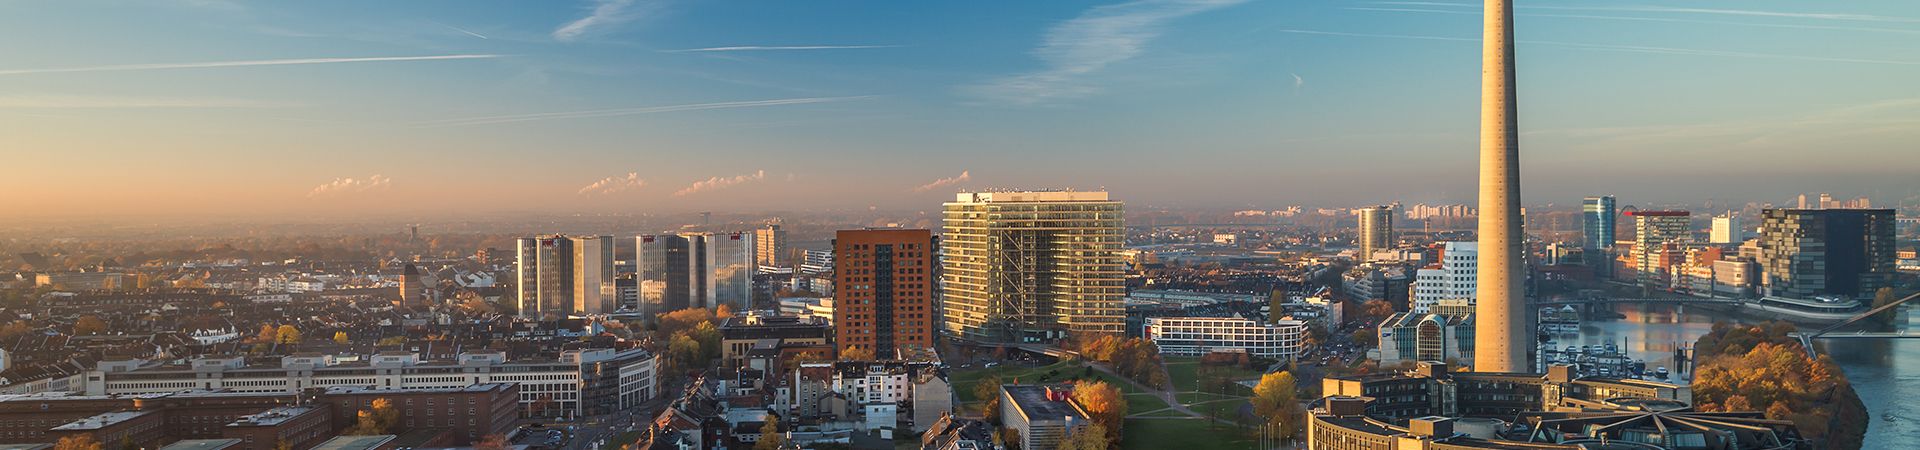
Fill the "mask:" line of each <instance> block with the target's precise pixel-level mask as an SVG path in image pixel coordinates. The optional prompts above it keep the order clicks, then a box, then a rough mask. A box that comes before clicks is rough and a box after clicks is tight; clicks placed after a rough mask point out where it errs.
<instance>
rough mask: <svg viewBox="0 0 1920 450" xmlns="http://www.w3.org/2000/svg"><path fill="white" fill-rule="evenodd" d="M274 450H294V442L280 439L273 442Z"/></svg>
mask: <svg viewBox="0 0 1920 450" xmlns="http://www.w3.org/2000/svg"><path fill="white" fill-rule="evenodd" d="M273 450H293V443H292V442H287V440H286V439H280V440H279V441H276V442H274V443H273Z"/></svg>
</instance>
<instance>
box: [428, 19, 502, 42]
mask: <svg viewBox="0 0 1920 450" xmlns="http://www.w3.org/2000/svg"><path fill="white" fill-rule="evenodd" d="M434 23H439V24H440V26H443V27H447V28H449V29H452V30H453V31H458V32H461V33H466V34H467V35H468V36H473V37H477V38H481V39H487V40H492V39H493V38H489V37H487V36H486V35H484V34H480V33H475V32H472V31H467V29H465V28H460V27H456V26H453V25H451V24H445V23H440V22H434Z"/></svg>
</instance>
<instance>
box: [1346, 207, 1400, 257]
mask: <svg viewBox="0 0 1920 450" xmlns="http://www.w3.org/2000/svg"><path fill="white" fill-rule="evenodd" d="M1393 209H1394V208H1393V205H1378V206H1369V207H1366V208H1360V209H1358V210H1354V212H1353V213H1354V215H1356V216H1359V221H1360V225H1359V226H1360V234H1359V236H1358V237H1357V238H1356V239H1355V240H1354V244H1356V245H1357V246H1358V247H1359V248H1360V253H1359V254H1357V255H1354V258H1353V259H1354V260H1355V261H1367V260H1370V259H1373V252H1376V251H1380V250H1386V249H1390V248H1393Z"/></svg>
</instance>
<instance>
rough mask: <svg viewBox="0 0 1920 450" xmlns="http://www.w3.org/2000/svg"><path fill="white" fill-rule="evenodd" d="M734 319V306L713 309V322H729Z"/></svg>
mask: <svg viewBox="0 0 1920 450" xmlns="http://www.w3.org/2000/svg"><path fill="white" fill-rule="evenodd" d="M729 317H733V306H730V305H725V304H722V305H720V306H715V307H713V320H727V318H729Z"/></svg>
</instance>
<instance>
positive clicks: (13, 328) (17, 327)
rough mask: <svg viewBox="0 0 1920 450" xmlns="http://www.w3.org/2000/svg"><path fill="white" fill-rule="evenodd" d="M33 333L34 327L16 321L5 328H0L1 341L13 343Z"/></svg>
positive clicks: (21, 321)
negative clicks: (12, 341) (16, 339)
mask: <svg viewBox="0 0 1920 450" xmlns="http://www.w3.org/2000/svg"><path fill="white" fill-rule="evenodd" d="M32 331H33V326H31V325H28V324H27V321H25V320H15V321H13V322H9V323H7V325H6V326H4V327H0V341H11V340H13V339H14V338H18V337H21V336H26V335H27V333H29V332H32Z"/></svg>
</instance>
